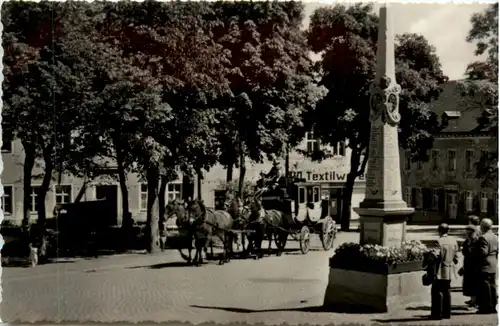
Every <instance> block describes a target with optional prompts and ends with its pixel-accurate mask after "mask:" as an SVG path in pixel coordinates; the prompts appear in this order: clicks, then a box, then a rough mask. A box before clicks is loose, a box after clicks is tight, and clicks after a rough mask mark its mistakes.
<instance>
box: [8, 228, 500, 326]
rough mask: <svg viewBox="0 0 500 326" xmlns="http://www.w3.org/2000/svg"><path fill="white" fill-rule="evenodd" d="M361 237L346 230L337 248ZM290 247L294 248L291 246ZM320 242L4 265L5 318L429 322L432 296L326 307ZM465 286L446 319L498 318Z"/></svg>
mask: <svg viewBox="0 0 500 326" xmlns="http://www.w3.org/2000/svg"><path fill="white" fill-rule="evenodd" d="M358 237H359V235H358V233H340V234H339V235H338V237H337V239H336V242H335V244H336V245H339V244H340V243H342V242H345V241H356V240H357V238H358ZM409 237H412V238H422V237H423V235H422V234H414V233H413V234H412V233H409ZM425 237H427V238H432V237H433V236H432V235H425ZM289 247H290V248H296V249H298V246H297V244H296V243H293V242H291V243H290V245H289ZM320 248H321V245H320V243H319V241H317V242H316V241H315V242H314V243H313V247H312V250H311V252H309V254H307V255H302V254H300V251H299V250H296V251H295V250H294V251H289V252H287V253H286V254H284V255H283V256H281V257H275V256H271V257H265V258H264V259H262V260H253V259H247V260H239V259H236V260H233V261H231V262H230V263H229V264H227V265H224V266H218V265H217V264H216V262H212V261H210V262H208V263H207V264H206V265H204V266H201V267H187V266H184V263H183V261H182V259H181V258H180V256H179V254H178V252H177V251H173V250H168V251H165V252H164V253H161V254H157V255H145V254H126V255H118V256H111V257H101V258H98V259H90V260H84V259H82V260H77V261H71V260H68V261H67V262H65V263H63V262H61V263H59V264H50V265H41V266H37V267H35V268H4V269H3V271H2V274H3V275H2V281H3V282H2V287H3V293H2V298H3V300H2V307H1V308H2V310H1V315H2V321H3V322H14V321H23V322H35V321H42V320H44V321H50V322H55V321H65V322H89V321H96V322H118V321H127V322H141V321H155V322H162V321H163V322H165V321H172V320H174V321H189V322H192V323H200V322H205V321H214V322H217V323H227V322H246V323H250V324H253V323H265V324H281V323H285V322H286V323H288V324H294V325H295V324H304V323H315V324H320V325H321V324H331V323H349V322H356V323H362V324H372V323H374V322H383V323H395V324H399V323H400V322H408V323H409V324H415V323H419V324H420V323H422V324H432V323H431V322H428V321H422V318H425V317H426V316H427V315H428V314H429V307H430V297H429V303H428V304H427V305H416V306H410V307H401V309H399V310H398V311H397V312H395V313H391V314H340V313H330V312H325V311H322V309H321V305H322V301H323V295H324V291H325V289H326V285H327V282H328V257H329V256H330V255H331V252H325V251H323V250H322V249H320ZM460 282H461V281H460V280H455V282H454V283H453V284H452V285H453V286H454V292H453V307H454V310H453V312H454V316H453V317H452V319H451V320H450V321H444V322H443V324H468V325H470V324H477V325H493V324H494V325H496V324H497V323H498V322H497V318H496V316H493V315H490V316H477V315H474V311H472V310H466V309H465V307H464V301H465V300H466V298H465V297H463V296H462V295H461V292H460V288H459V287H460Z"/></svg>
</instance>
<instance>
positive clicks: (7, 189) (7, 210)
mask: <svg viewBox="0 0 500 326" xmlns="http://www.w3.org/2000/svg"><path fill="white" fill-rule="evenodd" d="M12 195H13V189H12V186H3V196H2V210H3V213H4V214H5V215H7V214H9V215H12V213H13V207H14V198H12Z"/></svg>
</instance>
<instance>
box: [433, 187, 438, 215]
mask: <svg viewBox="0 0 500 326" xmlns="http://www.w3.org/2000/svg"><path fill="white" fill-rule="evenodd" d="M438 208H439V192H438V190H437V189H432V209H435V210H437V209H438Z"/></svg>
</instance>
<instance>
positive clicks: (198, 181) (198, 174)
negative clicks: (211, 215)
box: [196, 170, 203, 200]
mask: <svg viewBox="0 0 500 326" xmlns="http://www.w3.org/2000/svg"><path fill="white" fill-rule="evenodd" d="M201 180H203V173H202V172H201V170H198V171H197V172H196V188H197V189H196V191H197V192H198V199H199V200H202V199H203V198H202V196H201Z"/></svg>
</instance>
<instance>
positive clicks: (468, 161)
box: [465, 150, 474, 172]
mask: <svg viewBox="0 0 500 326" xmlns="http://www.w3.org/2000/svg"><path fill="white" fill-rule="evenodd" d="M473 167H474V151H471V150H466V151H465V171H466V172H472V168H473Z"/></svg>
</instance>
